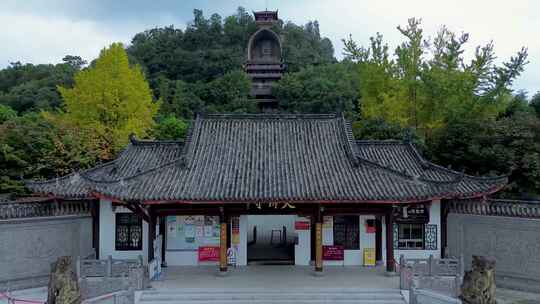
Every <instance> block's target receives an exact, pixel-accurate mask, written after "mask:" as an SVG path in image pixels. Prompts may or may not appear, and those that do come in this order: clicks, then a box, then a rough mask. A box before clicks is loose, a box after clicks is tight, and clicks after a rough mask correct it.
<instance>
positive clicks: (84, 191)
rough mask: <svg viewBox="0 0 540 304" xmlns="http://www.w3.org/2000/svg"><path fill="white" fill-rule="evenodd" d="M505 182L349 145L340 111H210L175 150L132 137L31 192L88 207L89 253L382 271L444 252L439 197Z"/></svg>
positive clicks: (393, 150)
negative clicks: (110, 154)
mask: <svg viewBox="0 0 540 304" xmlns="http://www.w3.org/2000/svg"><path fill="white" fill-rule="evenodd" d="M506 182H507V179H506V177H473V176H469V175H465V174H462V173H459V172H455V171H452V170H449V169H446V168H443V167H440V166H437V165H435V164H432V163H430V162H429V161H428V160H426V159H424V158H423V157H422V156H421V155H420V153H419V152H418V151H417V149H416V148H415V147H414V146H413V144H411V143H410V142H407V141H404V142H401V141H362V140H360V141H359V140H355V139H354V138H353V136H352V131H351V127H350V124H349V122H348V121H346V119H345V118H344V117H342V116H341V115H335V114H329V115H292V114H251V115H248V114H215V115H206V116H198V117H197V119H196V120H194V122H193V123H192V125H191V128H190V131H189V134H188V135H187V137H186V138H185V139H183V140H181V141H148V140H138V139H136V138H134V137H131V142H130V144H129V145H128V146H127V147H126V148H125V149H124V150H123V151H122V152H121V153H120V154H119V156H118V157H117V159H115V160H113V161H111V162H108V163H106V164H103V165H100V166H97V167H94V168H92V169H89V170H85V171H81V172H77V173H72V174H69V175H67V176H65V177H62V178H57V179H53V180H48V181H43V182H30V183H28V187H29V188H30V189H31V190H33V191H34V192H36V193H41V194H43V195H47V196H49V197H53V198H55V199H56V200H57V201H58V203H59V204H61V203H62V200H89V201H92V202H93V203H92V204H93V208H94V210H95V211H94V212H93V223H94V224H93V225H94V235H93V237H94V244H95V247H96V248H95V249H96V251H97V253H98V256H99V257H106V256H108V255H112V256H113V257H114V258H130V257H133V256H136V255H139V254H142V255H144V259H145V262H146V263H163V264H167V265H206V264H215V265H216V266H219V269H220V270H221V271H226V270H227V267H228V265H238V266H243V265H248V264H249V263H250V262H256V261H258V260H272V259H278V260H280V261H285V262H287V263H289V264H294V265H313V267H314V269H315V270H316V271H322V270H323V267H331V266H333V265H357V266H358V267H362V266H372V265H375V264H384V265H385V267H386V269H387V270H388V271H390V272H392V271H394V269H395V265H396V256H399V255H401V254H404V255H405V256H406V257H408V258H415V257H428V256H429V255H433V256H435V257H440V256H441V255H442V254H444V248H445V244H446V240H445V238H444V236H445V235H446V234H445V232H444V231H445V229H446V218H445V210H446V204H447V202H448V200H454V201H455V200H462V199H474V198H482V197H485V196H486V195H488V194H490V193H493V192H495V191H498V190H499V189H501V188H502V187H503V186H504V185H505V184H506ZM265 219H270V220H266V221H265ZM264 222H266V224H265V223H264ZM272 223H276V224H275V225H274V226H272ZM264 227H270V231H269V232H268V233H265V232H264V231H262V230H263V228H264ZM265 229H266V228H265ZM265 234H266V235H267V236H266V238H267V239H269V241H268V242H266V241H264V240H263V239H264V238H265V237H263V236H264V235H265ZM156 239H161V240H162V243H161V244H156V241H155V240H156ZM263 242H266V244H265V246H267V250H266V249H264V246H262V245H261V243H263ZM158 245H159V246H161V248H163V249H164V250H162V254H161V256H155V251H154V249H155V248H156V246H158ZM261 252H263V253H267V254H268V255H267V256H266V257H260V256H259V255H260V253H261Z"/></svg>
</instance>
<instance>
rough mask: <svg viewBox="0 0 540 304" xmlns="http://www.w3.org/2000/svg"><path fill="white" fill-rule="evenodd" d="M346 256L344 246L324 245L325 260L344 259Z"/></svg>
mask: <svg viewBox="0 0 540 304" xmlns="http://www.w3.org/2000/svg"><path fill="white" fill-rule="evenodd" d="M344 256H345V252H344V250H343V246H340V245H335V246H323V260H325V261H343V259H344Z"/></svg>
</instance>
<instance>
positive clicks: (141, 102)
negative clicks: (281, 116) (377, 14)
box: [0, 8, 540, 197]
mask: <svg viewBox="0 0 540 304" xmlns="http://www.w3.org/2000/svg"><path fill="white" fill-rule="evenodd" d="M255 30H256V26H255V22H254V19H253V17H252V16H251V15H250V14H249V13H248V12H247V11H246V10H245V9H243V8H239V9H238V10H237V12H236V13H235V14H233V15H231V16H227V17H224V18H223V17H221V16H220V15H217V14H213V15H210V16H209V17H208V16H205V15H204V14H203V12H202V11H200V10H195V11H194V16H193V20H192V21H191V22H190V23H189V24H188V26H187V27H186V28H182V29H180V28H175V27H173V26H170V27H164V28H154V29H149V30H147V31H144V32H142V33H138V34H136V35H134V37H133V39H132V41H131V43H130V44H129V45H125V46H122V45H121V44H113V45H111V46H103V47H104V49H103V51H102V53H101V55H100V57H99V58H98V59H95V60H94V59H93V58H84V59H88V60H92V61H91V62H90V63H89V64H87V63H86V62H85V61H84V60H83V59H82V58H80V57H77V56H75V55H68V56H66V57H65V58H64V61H63V62H62V63H57V64H22V63H18V62H17V63H13V64H11V65H10V66H9V67H7V68H5V69H3V70H0V193H9V192H12V193H24V191H25V190H24V187H23V186H22V180H23V179H29V178H53V177H57V176H62V175H65V174H67V173H69V172H71V171H73V170H78V169H83V168H87V167H89V166H92V165H95V164H96V163H99V162H105V161H108V160H110V159H111V158H114V156H115V155H116V154H117V153H118V152H119V151H120V150H121V149H122V147H123V146H124V145H125V144H126V143H127V134H129V133H135V134H136V135H137V136H139V137H146V138H158V139H178V138H181V137H183V136H184V134H185V132H186V129H187V126H188V124H189V122H190V120H192V119H193V118H194V117H195V115H196V113H200V112H257V111H258V110H257V107H256V105H255V103H254V102H253V100H250V97H249V92H250V86H251V84H250V80H249V78H248V77H247V76H246V75H245V73H244V72H243V70H242V65H243V63H244V61H245V54H246V51H245V48H246V46H247V42H248V39H249V37H250V35H251V34H252V33H253V32H254V31H255ZM274 30H275V31H276V32H277V33H278V34H279V35H280V36H281V38H282V40H283V56H284V61H285V63H286V64H287V66H288V70H287V74H286V75H285V76H284V77H283V79H282V80H281V81H280V82H279V83H277V84H276V86H275V87H274V92H275V95H276V96H277V97H278V99H279V101H280V109H279V111H282V112H301V113H328V112H344V113H345V115H346V116H347V117H348V118H349V119H351V120H352V121H353V128H354V132H355V136H356V137H357V138H361V139H390V138H394V139H403V138H404V137H412V138H413V139H414V141H415V143H416V144H417V145H418V146H419V147H421V148H422V149H423V151H424V153H425V154H426V155H427V156H428V157H429V158H431V159H432V160H433V161H435V162H437V163H439V164H442V165H444V166H451V167H452V168H453V169H456V170H463V171H464V172H466V173H469V174H484V175H500V174H508V175H509V177H510V185H509V186H508V187H507V189H506V191H505V192H504V193H503V195H506V196H514V197H524V196H525V197H532V196H538V195H539V194H540V94H539V93H536V94H535V95H532V96H528V95H527V93H526V92H514V91H512V89H511V88H512V83H513V80H514V79H516V78H517V77H518V76H519V75H520V73H521V72H522V71H523V69H524V68H525V67H526V63H527V50H526V49H524V48H523V49H519V46H516V49H517V50H518V52H517V53H516V55H515V56H514V57H512V58H508V59H507V61H505V62H504V63H502V64H496V61H495V58H496V56H495V50H494V46H493V44H492V43H490V44H487V45H484V46H478V47H476V46H470V45H468V44H467V42H468V34H459V35H458V34H455V33H452V32H450V31H449V30H447V29H446V28H444V27H443V28H442V29H441V30H440V31H439V32H438V33H430V34H429V35H428V34H425V33H423V31H422V27H421V23H420V22H419V21H418V20H417V19H411V20H409V22H408V23H406V24H405V25H403V26H401V27H398V29H397V30H398V31H399V32H400V33H401V34H402V35H403V43H402V44H400V45H399V46H398V47H397V48H396V49H390V48H389V47H388V46H387V44H386V43H385V41H384V38H383V37H382V35H380V34H376V35H375V36H374V37H373V38H372V39H371V41H362V42H356V41H354V40H353V38H352V37H349V38H348V39H346V40H345V49H344V50H336V52H340V53H341V52H343V53H345V54H346V57H345V58H344V59H343V60H342V61H338V60H336V58H335V57H334V48H333V46H332V43H331V42H330V40H329V39H328V38H324V37H322V36H321V33H320V30H319V24H318V22H316V21H313V22H309V23H308V24H306V25H302V26H300V25H296V24H294V23H292V22H280V23H279V24H278V25H276V26H275V28H274ZM474 47H476V52H475V55H474V57H473V58H472V60H465V58H464V56H463V52H464V50H465V49H466V48H474ZM530 93H531V94H532V93H534V92H530Z"/></svg>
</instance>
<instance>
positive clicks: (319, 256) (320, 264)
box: [315, 207, 323, 273]
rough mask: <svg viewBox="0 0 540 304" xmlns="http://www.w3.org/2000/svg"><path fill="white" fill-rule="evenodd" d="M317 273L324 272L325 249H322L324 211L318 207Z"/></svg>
mask: <svg viewBox="0 0 540 304" xmlns="http://www.w3.org/2000/svg"><path fill="white" fill-rule="evenodd" d="M315 218H316V221H315V272H317V273H322V271H323V248H322V225H323V224H322V221H323V217H322V210H321V207H317V211H316V215H315Z"/></svg>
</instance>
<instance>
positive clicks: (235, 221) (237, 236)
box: [231, 216, 240, 245]
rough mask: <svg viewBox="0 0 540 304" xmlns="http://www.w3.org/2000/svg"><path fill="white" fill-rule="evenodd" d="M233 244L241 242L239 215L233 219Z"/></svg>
mask: <svg viewBox="0 0 540 304" xmlns="http://www.w3.org/2000/svg"><path fill="white" fill-rule="evenodd" d="M231 244H233V245H238V244H240V218H239V217H237V216H235V217H233V218H232V219H231Z"/></svg>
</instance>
